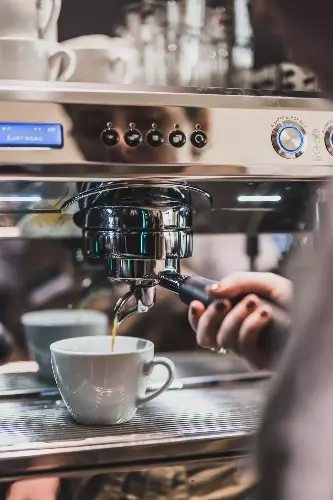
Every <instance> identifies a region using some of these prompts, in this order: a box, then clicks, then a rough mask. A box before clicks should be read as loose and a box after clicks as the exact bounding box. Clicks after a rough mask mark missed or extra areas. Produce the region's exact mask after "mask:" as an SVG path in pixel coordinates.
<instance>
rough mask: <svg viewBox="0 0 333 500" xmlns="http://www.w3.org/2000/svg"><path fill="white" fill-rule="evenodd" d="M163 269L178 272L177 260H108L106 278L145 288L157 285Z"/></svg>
mask: <svg viewBox="0 0 333 500" xmlns="http://www.w3.org/2000/svg"><path fill="white" fill-rule="evenodd" d="M165 269H172V270H174V271H176V272H179V271H180V260H179V259H168V260H158V261H156V260H125V259H109V260H108V264H107V270H108V274H107V275H108V277H109V278H110V279H113V280H117V281H122V282H124V283H132V282H133V281H135V282H136V283H139V282H140V283H141V284H144V285H146V286H154V285H157V284H158V274H159V273H160V272H161V271H164V270H165Z"/></svg>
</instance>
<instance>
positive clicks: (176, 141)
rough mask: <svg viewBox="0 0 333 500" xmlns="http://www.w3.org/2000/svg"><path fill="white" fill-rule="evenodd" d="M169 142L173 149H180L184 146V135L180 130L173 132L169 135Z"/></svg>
mask: <svg viewBox="0 0 333 500" xmlns="http://www.w3.org/2000/svg"><path fill="white" fill-rule="evenodd" d="M169 142H170V144H171V146H173V147H174V148H181V147H183V146H184V144H186V135H185V134H184V132H182V131H181V130H173V131H172V132H171V134H170V135H169Z"/></svg>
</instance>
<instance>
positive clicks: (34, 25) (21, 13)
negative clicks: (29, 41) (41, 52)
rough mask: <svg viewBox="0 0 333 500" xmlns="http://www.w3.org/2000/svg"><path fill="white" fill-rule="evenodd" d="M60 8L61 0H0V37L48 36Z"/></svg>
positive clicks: (56, 20) (53, 28)
mask: <svg viewBox="0 0 333 500" xmlns="http://www.w3.org/2000/svg"><path fill="white" fill-rule="evenodd" d="M60 10H61V0H0V37H4V36H11V37H24V38H48V37H49V34H50V33H54V32H55V28H56V26H57V23H58V19H59V15H60Z"/></svg>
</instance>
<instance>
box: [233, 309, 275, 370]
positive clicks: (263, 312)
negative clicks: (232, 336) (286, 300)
mask: <svg viewBox="0 0 333 500" xmlns="http://www.w3.org/2000/svg"><path fill="white" fill-rule="evenodd" d="M272 316H273V311H272V309H270V308H269V306H267V305H265V306H260V307H258V309H257V310H256V311H254V312H253V313H252V314H251V315H249V316H248V317H247V318H246V319H245V320H244V322H243V324H242V326H241V328H240V331H239V340H238V351H239V353H240V354H241V355H242V356H244V357H245V358H246V359H247V360H248V361H250V363H252V364H255V365H257V366H258V367H259V368H261V367H262V366H263V365H268V364H269V362H270V360H268V359H266V356H265V353H263V352H262V351H261V350H260V348H259V346H258V341H259V335H260V334H261V333H262V331H263V329H264V328H265V327H266V326H267V325H268V324H269V322H270V321H271V320H272Z"/></svg>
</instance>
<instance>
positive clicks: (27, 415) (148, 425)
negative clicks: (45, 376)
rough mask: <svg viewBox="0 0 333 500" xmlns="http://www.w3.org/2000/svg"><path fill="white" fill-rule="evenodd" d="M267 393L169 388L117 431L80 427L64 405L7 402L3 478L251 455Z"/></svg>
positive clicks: (0, 461) (256, 388) (2, 426)
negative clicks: (231, 455) (252, 441)
mask: <svg viewBox="0 0 333 500" xmlns="http://www.w3.org/2000/svg"><path fill="white" fill-rule="evenodd" d="M266 388H267V384H266V383H256V384H249V385H248V386H247V385H246V386H243V385H242V386H241V387H233V386H232V384H231V385H230V387H229V388H228V389H221V388H219V389H209V388H207V389H190V390H180V391H169V392H167V393H165V394H164V395H163V396H161V397H160V398H159V399H158V400H156V401H155V402H152V403H150V404H147V405H146V406H144V407H142V408H141V409H140V410H139V411H138V413H137V415H136V416H135V417H134V419H133V420H132V421H131V422H130V423H128V424H125V425H121V426H115V427H85V426H81V425H78V424H76V423H75V422H74V421H73V420H72V419H71V417H70V416H69V414H68V412H67V410H66V408H65V407H64V405H63V403H62V402H61V401H49V402H47V401H33V402H3V403H0V477H1V479H2V480H4V479H5V478H10V477H15V476H20V475H21V474H29V473H36V472H43V473H51V472H56V473H58V474H60V475H61V473H62V472H67V473H68V472H70V471H75V470H76V471H78V470H80V469H83V468H100V467H109V468H112V467H118V468H123V469H124V470H126V467H133V466H137V467H140V466H142V465H145V464H147V463H149V462H150V463H152V462H154V461H165V462H168V463H172V462H173V461H177V462H183V463H186V462H187V461H191V460H196V459H198V460H199V459H200V460H204V459H211V458H214V457H215V458H220V459H223V458H227V457H228V455H229V456H230V454H247V453H248V452H249V449H250V443H251V436H252V435H253V433H254V432H255V430H256V429H257V426H258V424H259V420H260V413H261V408H262V404H263V400H264V395H265V391H266ZM156 463H157V462H156Z"/></svg>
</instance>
